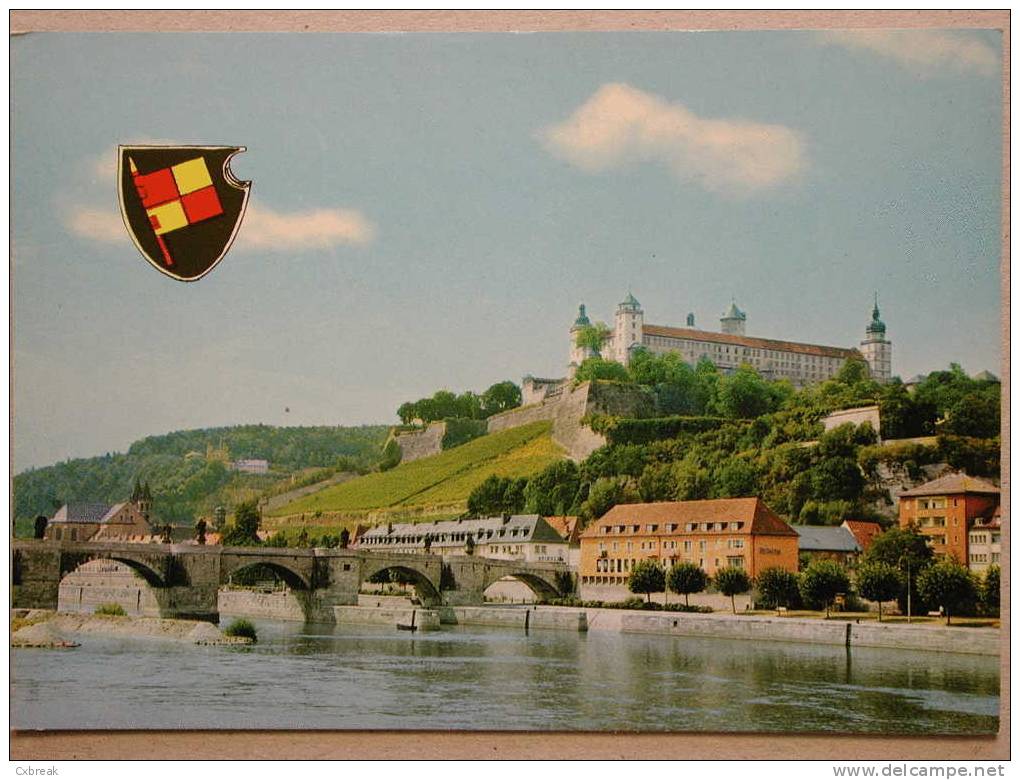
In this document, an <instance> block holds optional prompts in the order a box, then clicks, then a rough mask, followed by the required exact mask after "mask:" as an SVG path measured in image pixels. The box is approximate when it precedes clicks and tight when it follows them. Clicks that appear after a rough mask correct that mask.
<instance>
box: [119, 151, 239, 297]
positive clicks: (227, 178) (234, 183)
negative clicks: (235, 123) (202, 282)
mask: <svg viewBox="0 0 1020 780" xmlns="http://www.w3.org/2000/svg"><path fill="white" fill-rule="evenodd" d="M133 149H138V150H141V151H145V150H152V149H164V150H175V151H176V150H180V151H195V152H214V151H217V152H218V151H225V150H232V154H229V155H227V156H226V158H224V160H223V169H222V171H221V172H220V173H221V174H222V176H223V181H224V182H225V183H226V184H227V185H228V186H230V187H233V188H234V189H236V190H239V191H240V192H241V193H242V196H243V199H242V202H241V210H240V211H239V212H238V214H237V219H236V220H235V222H234V228H233V230H232V231H231V233H230V237H229V238H228V239H227V243H226V244H224V246H223V250H222V251H221V252H220V254H219V256H218V257H217V258H216V259H215V260H213V261H212V262H211V263H210V264H209V267H208V268H206V269H205V270H204V271H203V272H202V273H201V274H199V275H198V276H180V275H178V274H175V273H173V272H172V271H170V270H169V269H168V268H166V267H165V266H164V265H163V264H162V263H161V262H160V260H159V259H158V258H154V257H150V256H149V253H148V252H147V251H146V250H145V248H144V247H143V246H142V245H141V243H139V241H138V237H137V236H136V235H135V230H134V228H133V227H132V225H131V221H130V219H128V214H127V210H126V208H125V206H124V197H125V194H124V186H123V182H124V159H125V154H124V152H125V150H127V151H128V152H130V151H131V150H133ZM246 151H248V147H247V146H233V145H216V146H209V145H199V144H119V145H118V146H117V203H118V204H119V206H120V218H121V220H122V221H123V223H124V227H125V229H126V230H127V233H128V235H129V236H130V237H131V242H132V243H133V244H134V245H135V248H136V249H137V250H138V252H139V254H141V256H142V257H144V258H145V259H146V260H147V261H148V263H149V265H151V266H152V267H153V268H155V269H156V270H157V271H159V272H160V273H161V274H165V275H166V276H169V277H170V278H171V279H176V280H177V281H179V282H197V281H198V280H199V279H201V278H202V277H204V276H205V275H206V274H208V273H209V272H210V271H212V269H214V268H215V267H216V266H217V265H219V263H220V260H222V259H223V258H224V257H225V256H226V254H227V252H229V251H230V247H231V246H232V245H233V243H234V239H235V238H237V233H238V231H239V230H240V229H241V223H242V222H243V221H244V215H245V212H246V211H247V209H248V198H249V196H250V195H251V181H241V180H239V179H235V178H234V176H233V174H232V173H231V171H230V161H231V160H233V159H234V156H235V155H238V154H240V153H241V152H246Z"/></svg>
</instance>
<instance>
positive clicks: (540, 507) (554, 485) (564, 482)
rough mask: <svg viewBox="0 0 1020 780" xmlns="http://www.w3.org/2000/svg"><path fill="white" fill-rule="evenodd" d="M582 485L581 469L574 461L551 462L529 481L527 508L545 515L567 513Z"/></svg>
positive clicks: (526, 498)
mask: <svg viewBox="0 0 1020 780" xmlns="http://www.w3.org/2000/svg"><path fill="white" fill-rule="evenodd" d="M580 485H581V476H580V471H579V470H578V468H577V464H576V463H574V461H572V460H558V461H556V462H555V463H551V464H549V465H548V466H546V467H545V468H544V469H542V471H540V472H539V473H538V474H536V475H535V476H533V477H532V478H531V479H530V480H529V481H528V486H527V487H526V488H525V489H524V507H525V510H526V511H528V512H531V513H534V514H539V515H545V516H549V515H563V514H566V512H567V510H568V509H569V508H570V506H571V504H573V502H574V496H576V495H577V489H578V488H579V487H580Z"/></svg>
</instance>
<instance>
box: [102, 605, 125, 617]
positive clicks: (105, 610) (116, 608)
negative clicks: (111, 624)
mask: <svg viewBox="0 0 1020 780" xmlns="http://www.w3.org/2000/svg"><path fill="white" fill-rule="evenodd" d="M94 614H96V615H112V616H115V617H125V616H126V615H127V612H125V611H124V607H122V606H121V605H120V604H112V603H111V604H100V605H99V606H98V607H96V611H95V613H94Z"/></svg>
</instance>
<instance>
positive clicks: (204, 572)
mask: <svg viewBox="0 0 1020 780" xmlns="http://www.w3.org/2000/svg"><path fill="white" fill-rule="evenodd" d="M98 559H104V560H113V561H118V562H120V563H124V564H126V565H128V566H130V567H131V568H132V569H134V570H135V571H136V572H138V574H140V575H141V576H142V577H143V578H144V579H145V581H146V582H147V583H148V584H149V585H150V586H151V587H152V589H153V592H154V593H155V596H156V601H157V603H158V604H159V611H160V615H161V616H162V617H190V618H201V619H216V618H217V616H218V610H217V591H218V590H219V589H220V587H221V586H223V585H226V584H227V583H228V582H229V581H230V576H231V575H232V574H234V573H236V572H239V571H241V570H242V569H245V568H247V567H249V566H253V565H256V564H264V565H267V566H269V567H271V568H272V569H273V570H274V571H275V572H277V573H278V574H279V575H280V577H281V578H282V579H283V580H284V581H285V582H286V583H287V584H288V585H289V586H290V588H291V591H292V592H293V593H294V595H295V596H296V597H297V599H298V601H299V602H300V603H301V606H302V609H303V610H304V612H305V616H306V617H307V618H308V619H310V620H325V621H332V620H333V610H332V607H334V606H337V605H341V604H357V602H358V591H359V590H360V589H361V584H362V583H363V582H364V581H365V580H367V579H369V578H370V577H372V576H373V575H375V574H377V573H379V572H381V571H384V570H390V571H393V570H397V571H399V572H401V573H403V574H404V575H405V576H406V577H407V578H408V579H410V580H411V581H412V582H413V583H414V586H415V589H416V591H417V594H418V598H419V599H420V600H421V602H422V604H424V605H426V606H435V605H438V604H444V603H449V604H480V603H482V601H483V595H482V594H483V593H484V591H485V589H486V588H488V587H489V586H490V585H491V584H492V583H494V582H496V581H497V580H499V579H501V578H503V577H507V576H512V577H515V578H517V579H519V580H521V581H522V582H524V583H525V584H527V585H528V586H529V587H530V588H531V589H532V590H533V591H535V593H536V594H537V595H539V596H541V597H555V596H558V595H565V594H562V593H561V586H562V584H563V583H562V580H563V579H564V576H563V575H565V574H568V573H571V569H570V568H569V567H568V566H567V565H566V564H562V563H525V562H523V561H505V560H497V559H494V558H480V557H475V556H458V557H451V558H447V559H445V561H444V559H443V558H442V557H441V556H438V555H397V554H392V553H383V552H373V551H367V550H366V551H360V550H355V549H346V550H341V549H336V548H330V549H322V548H315V549H297V548H274V547H220V546H214V545H197V544H131V543H128V542H63V541H49V540H20V539H19V540H15V541H14V542H13V560H12V564H13V570H12V574H13V584H14V599H13V602H14V607H24V608H35V609H56V608H57V595H58V592H59V589H60V581H61V580H62V579H63V578H64V577H65V576H66V575H68V574H70V573H71V572H73V571H74V570H75V569H77V568H78V567H79V566H81V565H82V564H84V563H87V562H88V561H93V560H98ZM444 566H446V567H448V572H447V574H446V577H445V578H444V576H443V567H444Z"/></svg>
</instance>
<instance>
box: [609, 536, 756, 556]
mask: <svg viewBox="0 0 1020 780" xmlns="http://www.w3.org/2000/svg"><path fill="white" fill-rule="evenodd" d="M712 542H713V544H714V546H716V547H723V546H725V547H728V548H729V549H731V550H740V549H743V547H744V540H743V539H713V540H712ZM621 544H623V545H624V549H625V550H626V551H627V552H632V551H633V550H634V549H635V547H634V545H636V544H638V542H611V543H608V546H607V543H606V542H599V552H600V553H605V552H609V551H610V549H611V550H612V551H613V552H617V551H618V550H619V549H620V545H621ZM658 544H659V542H658V541H657V540H656V539H649V540H647V541H643V542H641V543H640V549H641V550H649V551H651V550H655V549H657V547H658ZM678 545H679V542H678V541H676V540H675V539H667V540H665V541H664V542H663V543H662V549H663V550H675V549H677V547H678ZM693 547H694V542H693V541H691V540H690V539H687V540H685V541H684V543H683V551H684V552H690V551H691V550H692V549H693ZM707 547H708V541H707V540H705V539H701V540H699V541H698V549H699V550H700V551H701V552H704V551H705V550H706V549H707Z"/></svg>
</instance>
